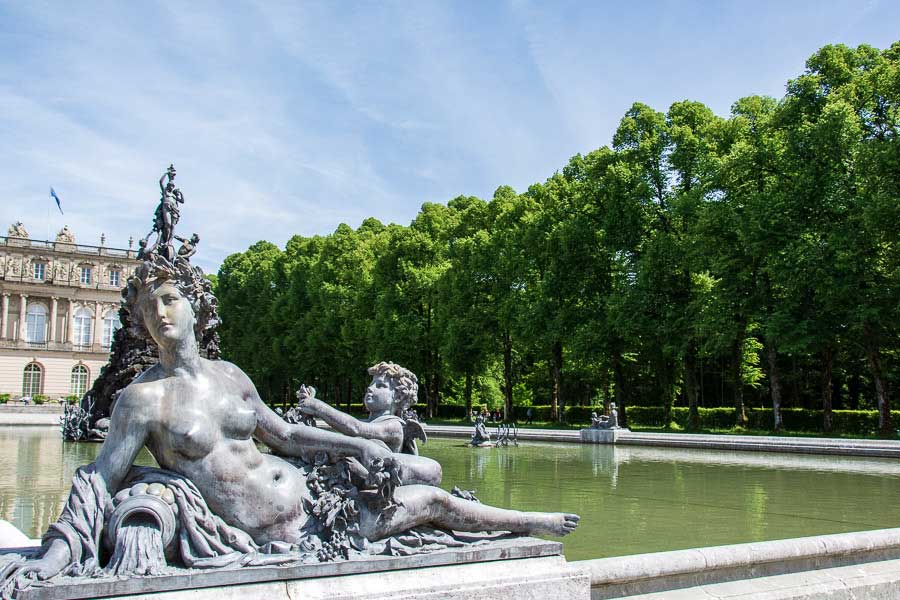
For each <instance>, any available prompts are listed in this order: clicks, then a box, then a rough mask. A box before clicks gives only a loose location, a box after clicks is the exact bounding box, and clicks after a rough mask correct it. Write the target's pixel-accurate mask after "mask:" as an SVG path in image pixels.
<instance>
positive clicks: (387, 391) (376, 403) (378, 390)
mask: <svg viewBox="0 0 900 600" xmlns="http://www.w3.org/2000/svg"><path fill="white" fill-rule="evenodd" d="M363 404H364V405H365V406H366V410H368V411H369V412H380V411H384V410H391V409H392V408H393V407H394V386H393V384H392V383H391V378H390V377H386V376H384V375H376V376H375V377H373V378H372V383H370V384H369V387H367V388H366V396H365V398H363Z"/></svg>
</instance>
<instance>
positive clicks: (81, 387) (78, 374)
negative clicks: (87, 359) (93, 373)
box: [69, 365, 88, 397]
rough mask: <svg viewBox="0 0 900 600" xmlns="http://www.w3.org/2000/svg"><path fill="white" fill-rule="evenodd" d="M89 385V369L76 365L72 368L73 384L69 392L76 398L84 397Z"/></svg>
mask: <svg viewBox="0 0 900 600" xmlns="http://www.w3.org/2000/svg"><path fill="white" fill-rule="evenodd" d="M87 385H88V368H87V367H86V366H84V365H75V366H74V367H72V383H71V385H70V386H69V391H70V392H71V393H72V395H74V396H78V397H81V396H84V393H85V392H86V391H87Z"/></svg>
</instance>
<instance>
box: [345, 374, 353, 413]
mask: <svg viewBox="0 0 900 600" xmlns="http://www.w3.org/2000/svg"><path fill="white" fill-rule="evenodd" d="M345 394H346V395H345V396H344V398H345V399H346V404H347V414H348V415H349V414H350V405H351V404H352V403H353V379H352V378H350V377H348V378H347V391H346V392H345Z"/></svg>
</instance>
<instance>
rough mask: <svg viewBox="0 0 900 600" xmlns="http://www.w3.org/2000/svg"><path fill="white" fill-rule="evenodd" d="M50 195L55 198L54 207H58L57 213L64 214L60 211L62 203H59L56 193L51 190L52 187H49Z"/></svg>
mask: <svg viewBox="0 0 900 600" xmlns="http://www.w3.org/2000/svg"><path fill="white" fill-rule="evenodd" d="M50 197H51V198H53V199H54V200H56V208H58V209H59V214H61V215H64V214H66V213H64V212H63V211H62V204H60V203H59V196H57V195H56V192H54V191H53V188H50Z"/></svg>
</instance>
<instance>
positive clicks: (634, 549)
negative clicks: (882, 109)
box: [0, 427, 900, 560]
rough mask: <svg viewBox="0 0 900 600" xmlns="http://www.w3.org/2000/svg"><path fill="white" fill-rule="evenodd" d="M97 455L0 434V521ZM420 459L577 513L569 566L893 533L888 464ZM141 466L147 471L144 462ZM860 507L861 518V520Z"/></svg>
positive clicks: (505, 452) (509, 456)
mask: <svg viewBox="0 0 900 600" xmlns="http://www.w3.org/2000/svg"><path fill="white" fill-rule="evenodd" d="M99 448H100V447H99V445H97V444H67V443H64V442H62V441H61V440H60V438H59V433H58V432H57V431H56V430H55V429H52V428H46V427H43V428H24V427H0V452H2V455H3V456H4V457H5V459H6V460H4V461H3V463H2V464H0V511H2V518H4V519H6V520H8V521H11V522H12V523H13V524H15V525H16V526H17V527H19V528H20V529H22V530H23V531H25V532H26V533H27V534H28V535H30V536H32V537H38V536H40V534H41V533H42V532H43V531H44V530H45V529H46V527H47V526H48V525H49V524H50V523H51V522H52V521H53V520H54V519H55V518H56V516H57V515H58V514H59V511H60V510H61V508H62V506H63V504H64V502H65V500H66V497H67V495H68V491H69V485H70V482H71V478H72V475H73V473H74V471H75V469H76V468H78V467H79V466H81V465H83V464H86V463H88V462H91V461H92V460H94V457H95V456H96V453H97V452H98V450H99ZM422 450H423V454H425V455H427V456H431V457H433V458H436V459H438V460H439V461H440V462H441V464H442V465H443V467H444V485H445V487H447V488H448V489H449V488H451V487H453V486H454V485H459V486H460V487H462V488H464V489H475V490H477V494H478V496H479V497H480V498H481V499H482V500H483V501H484V502H487V503H490V504H494V505H497V506H505V507H514V508H519V509H522V510H550V511H567V512H577V513H579V514H580V515H581V516H582V525H581V527H579V529H578V530H577V531H576V532H575V533H574V534H573V535H571V536H569V537H568V538H566V539H565V542H564V544H565V551H566V555H567V557H568V558H569V559H570V560H580V559H585V558H598V557H602V556H615V555H622V554H634V553H640V552H653V551H660V550H676V549H680V548H691V547H695V546H709V545H718V544H730V543H739V542H750V541H759V540H770V539H779V538H787V537H800V536H806V535H818V534H825V533H839V532H845V531H860V530H864V529H879V528H885V527H895V526H897V525H898V524H900V505H898V504H897V503H893V502H891V499H892V498H893V497H894V496H895V494H896V491H897V487H898V483H900V464H898V463H897V462H896V461H892V460H889V459H857V458H843V457H840V458H839V457H828V456H825V457H823V456H804V455H785V454H753V453H749V452H724V451H708V450H681V449H659V448H649V447H646V448H645V447H622V446H620V447H616V448H613V447H610V446H595V445H582V444H549V443H548V444H541V443H536V442H524V443H523V444H522V445H521V446H520V447H518V448H491V449H487V448H469V447H467V446H466V445H465V444H464V443H463V442H462V441H460V440H442V439H431V440H429V442H428V444H426V445H425V446H424V447H423V448H422ZM138 462H139V463H140V464H145V465H152V464H153V460H152V458H151V457H150V455H149V454H148V453H147V452H146V450H144V451H142V453H141V455H140V457H139V461H138ZM863 507H864V508H863Z"/></svg>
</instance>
